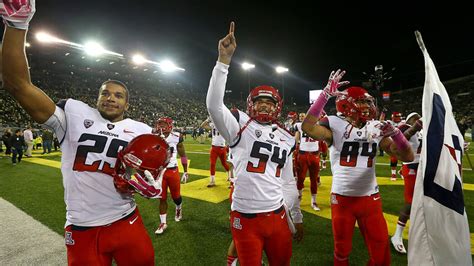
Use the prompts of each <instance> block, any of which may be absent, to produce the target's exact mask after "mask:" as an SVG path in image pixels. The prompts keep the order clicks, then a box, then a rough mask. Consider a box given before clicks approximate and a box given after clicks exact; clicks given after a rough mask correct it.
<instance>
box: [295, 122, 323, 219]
mask: <svg viewBox="0 0 474 266" xmlns="http://www.w3.org/2000/svg"><path fill="white" fill-rule="evenodd" d="M295 129H296V134H295V139H296V142H297V143H299V148H298V149H297V150H298V155H297V156H298V157H297V158H298V159H297V160H296V163H297V164H298V171H297V177H298V182H297V188H298V192H299V194H300V200H301V198H302V193H303V188H304V180H305V178H306V173H307V172H308V170H309V180H310V189H311V208H313V210H315V211H320V210H321V209H320V208H319V206H318V204H317V202H316V195H317V193H318V177H319V141H317V140H314V139H313V138H311V137H309V136H308V135H306V133H304V132H303V130H302V129H301V123H296V124H295ZM297 145H298V144H297Z"/></svg>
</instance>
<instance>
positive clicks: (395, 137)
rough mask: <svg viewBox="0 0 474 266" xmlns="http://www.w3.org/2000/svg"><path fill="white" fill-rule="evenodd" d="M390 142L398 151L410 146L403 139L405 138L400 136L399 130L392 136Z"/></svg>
mask: <svg viewBox="0 0 474 266" xmlns="http://www.w3.org/2000/svg"><path fill="white" fill-rule="evenodd" d="M392 140H393V142H394V143H395V145H397V148H398V149H399V150H405V149H407V148H408V147H409V146H410V144H409V143H408V140H407V139H406V138H405V136H404V135H403V134H402V132H401V131H400V130H397V133H395V135H393V136H392Z"/></svg>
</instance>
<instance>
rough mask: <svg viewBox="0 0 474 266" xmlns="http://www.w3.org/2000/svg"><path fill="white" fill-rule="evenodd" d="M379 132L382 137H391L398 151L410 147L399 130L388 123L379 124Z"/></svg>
mask: <svg viewBox="0 0 474 266" xmlns="http://www.w3.org/2000/svg"><path fill="white" fill-rule="evenodd" d="M380 130H381V131H382V136H384V137H391V138H392V140H393V142H394V143H395V145H397V148H398V149H399V150H404V149H406V148H408V146H410V144H409V143H408V140H407V139H406V138H405V136H404V135H403V133H402V132H401V131H400V129H398V128H396V127H394V126H393V125H392V124H391V123H390V122H387V121H383V122H381V124H380Z"/></svg>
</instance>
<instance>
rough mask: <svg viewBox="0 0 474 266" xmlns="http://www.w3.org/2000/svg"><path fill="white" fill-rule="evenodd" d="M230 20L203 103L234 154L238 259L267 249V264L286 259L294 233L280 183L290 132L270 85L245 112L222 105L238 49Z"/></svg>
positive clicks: (287, 171) (252, 97)
mask: <svg viewBox="0 0 474 266" xmlns="http://www.w3.org/2000/svg"><path fill="white" fill-rule="evenodd" d="M234 27H235V24H234V22H231V24H230V29H229V33H228V35H227V36H226V37H224V38H223V39H221V40H220V41H219V46H218V50H219V57H218V60H217V63H216V66H215V67H214V70H213V72H212V77H211V80H210V84H209V90H208V94H207V99H206V104H207V109H208V112H209V114H210V115H211V118H212V121H213V122H214V124H215V126H216V128H217V129H218V130H219V132H220V134H221V135H222V137H224V139H225V140H226V141H227V143H228V144H229V146H230V149H231V153H232V156H233V157H234V159H233V160H234V172H235V173H234V174H235V176H236V177H237V178H236V179H235V180H234V192H233V195H232V206H231V209H232V211H231V221H230V222H231V228H232V238H233V240H234V243H235V246H236V248H237V253H238V255H239V260H240V263H241V264H242V265H258V264H259V263H261V260H262V252H263V250H264V251H265V253H266V255H267V258H268V260H269V263H270V265H289V264H290V259H291V254H292V239H291V231H290V228H289V223H288V221H287V216H288V215H287V213H286V211H285V207H284V199H283V187H284V186H285V187H287V188H288V190H293V191H294V192H295V193H297V191H296V186H294V184H293V185H289V184H290V181H286V180H290V179H294V176H293V170H292V167H293V166H292V164H293V163H292V156H291V153H292V151H293V149H294V148H295V141H294V137H293V136H292V134H291V133H289V132H288V131H286V129H284V128H283V127H281V126H280V125H278V124H276V122H277V119H278V117H279V115H280V113H281V108H282V105H283V101H282V99H281V97H280V94H279V93H278V91H277V90H276V89H275V88H273V87H270V86H258V87H256V88H254V89H253V90H251V92H250V94H249V96H248V98H247V113H248V114H247V113H244V112H241V111H237V112H234V113H231V111H230V110H229V109H228V108H227V107H226V106H225V105H224V92H225V85H226V80H227V74H228V68H229V64H230V62H231V58H232V55H233V53H234V51H235V49H236V46H237V45H236V41H235V36H234Z"/></svg>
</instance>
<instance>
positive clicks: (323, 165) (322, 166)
mask: <svg viewBox="0 0 474 266" xmlns="http://www.w3.org/2000/svg"><path fill="white" fill-rule="evenodd" d="M321 168H323V169H326V160H324V161H323V162H322V165H321Z"/></svg>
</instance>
